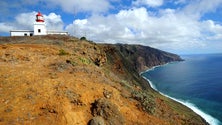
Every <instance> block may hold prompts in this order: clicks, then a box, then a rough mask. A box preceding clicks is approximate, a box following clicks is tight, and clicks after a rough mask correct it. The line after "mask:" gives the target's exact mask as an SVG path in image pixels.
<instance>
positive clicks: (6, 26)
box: [0, 23, 13, 33]
mask: <svg viewBox="0 0 222 125" xmlns="http://www.w3.org/2000/svg"><path fill="white" fill-rule="evenodd" d="M11 29H13V26H11V25H10V24H6V23H0V32H6V31H7V32H8V33H9V31H10V30H11Z"/></svg>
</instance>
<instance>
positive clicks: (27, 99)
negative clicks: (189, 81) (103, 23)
mask: <svg viewBox="0 0 222 125" xmlns="http://www.w3.org/2000/svg"><path fill="white" fill-rule="evenodd" d="M138 48H139V49H138ZM142 48H143V47H141V46H137V47H136V48H134V47H132V46H126V45H118V46H117V45H101V44H99V45H98V44H95V43H93V42H90V41H87V40H85V39H82V40H79V39H77V38H73V37H68V36H39V37H2V38H0V81H1V82H0V124H2V125H6V124H7V125H14V124H27V125H29V124H30V125H49V124H53V125H87V124H89V125H105V124H106V125H123V124H126V125H142V124H144V125H148V124H149V125H172V124H177V125H179V124H192V125H202V124H206V122H205V121H204V120H203V119H201V118H200V117H199V116H198V115H196V114H195V113H194V112H192V111H191V110H190V109H188V108H186V107H184V106H182V105H181V104H178V103H176V102H174V101H172V100H170V99H168V98H165V97H163V96H161V95H160V94H158V93H157V92H155V91H153V90H152V89H151V88H150V87H149V85H148V84H147V82H146V81H144V80H143V79H142V78H141V76H140V75H139V72H140V71H142V70H145V69H146V68H149V67H151V66H152V65H157V64H163V63H165V61H166V62H167V61H173V58H172V60H169V59H166V57H169V55H167V54H168V53H163V52H161V53H162V55H165V56H162V55H161V54H160V53H158V54H160V55H161V56H160V57H159V58H158V59H157V60H159V62H158V61H155V62H152V63H153V64H152V65H146V64H147V63H148V62H150V61H151V60H152V58H149V60H147V59H144V57H143V56H144V55H143V54H142V55H141V56H140V57H139V58H137V57H138V55H137V54H138V52H139V51H142V50H141V49H142ZM145 48H146V47H145ZM146 49H148V48H146ZM149 49H150V48H149ZM151 50H152V49H151ZM151 53H152V52H150V51H149V53H144V54H145V55H147V54H148V55H149V54H151ZM155 53H156V52H155ZM151 55H155V54H154V53H153V54H151ZM166 55H167V56H166ZM171 56H172V55H171ZM154 58H157V57H154ZM162 59H166V60H162ZM174 59H175V58H174ZM138 60H139V61H138ZM141 60H142V61H141ZM144 60H145V61H144Z"/></svg>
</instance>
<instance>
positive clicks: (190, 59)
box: [141, 53, 222, 125]
mask: <svg viewBox="0 0 222 125" xmlns="http://www.w3.org/2000/svg"><path fill="white" fill-rule="evenodd" d="M181 57H182V58H183V59H184V60H185V61H182V62H171V63H167V64H164V65H159V66H154V67H153V68H151V69H149V70H147V71H145V72H143V73H141V75H142V76H143V77H144V79H146V80H147V81H148V82H149V84H150V86H151V87H152V88H153V89H154V90H156V91H157V92H159V93H160V94H162V95H164V96H166V97H168V98H171V99H172V100H174V101H177V102H178V103H181V104H183V105H185V106H186V107H188V108H190V109H191V110H193V111H194V112H195V113H197V114H198V115H200V116H201V117H202V118H203V119H205V120H206V121H207V122H208V123H209V124H210V125H222V122H221V119H219V117H220V116H218V117H215V115H214V114H213V115H214V116H212V113H209V112H208V111H206V110H204V109H203V107H204V106H202V105H201V106H200V105H199V103H196V102H198V101H195V100H198V99H199V100H204V99H202V97H201V96H200V97H198V98H197V97H191V99H189V96H190V95H189V94H188V95H186V94H185V95H183V94H176V92H175V91H174V90H173V91H171V88H170V87H172V86H171V85H166V83H167V82H170V81H171V80H169V78H170V79H177V77H179V78H180V79H178V80H181V79H183V78H182V77H183V76H180V75H181V74H180V73H179V72H181V71H183V70H186V68H190V67H189V65H193V66H194V68H193V69H192V68H191V69H189V71H192V70H195V67H196V68H200V67H201V65H200V64H199V67H198V66H195V65H196V64H195V63H200V62H201V61H203V62H202V63H203V65H205V63H206V62H207V61H215V60H214V58H215V59H219V63H220V64H222V53H214V54H187V55H182V56H181ZM209 58H211V59H212V60H211V59H209ZM220 60H221V61H220ZM204 61H206V62H204ZM216 61H218V60H216ZM189 63H190V64H189ZM192 63H194V64H192ZM174 66H176V69H173V68H175V67H174ZM183 66H185V67H183ZM186 66H188V67H186ZM205 66H206V65H205ZM217 66H219V64H217V65H215V68H216V69H219V68H217ZM180 68H181V69H180ZM205 68H206V67H205ZM174 70H175V71H176V72H177V73H172V72H173V71H174ZM178 70H180V71H179V72H178ZM199 70H200V69H199ZM169 71H171V73H169V74H167V73H168V72H169ZM158 72H159V73H158ZM185 72H186V71H185ZM211 72H213V70H212V71H211ZM155 73H157V74H156V75H154V76H155V77H153V75H151V74H155ZM161 73H165V74H164V75H166V76H170V75H178V76H175V77H172V76H170V77H165V76H164V77H162V76H160V74H161ZM188 73H189V72H188ZM194 73H195V72H194ZM197 74H198V72H197ZM206 74H207V72H206ZM183 75H184V74H183ZM218 75H219V74H218ZM188 76H189V77H193V76H195V74H193V76H192V75H188ZM197 76H198V75H197ZM159 77H161V79H162V80H160V81H158V79H160V78H159ZM189 77H186V78H188V80H186V79H183V80H181V84H183V82H184V81H186V82H187V83H186V82H184V83H185V84H187V86H188V88H189V89H190V88H195V87H196V88H195V89H194V90H196V89H198V86H197V85H196V84H193V86H195V87H192V85H189ZM203 77H204V76H203ZM164 79H168V80H166V81H167V82H166V81H165V80H164ZM191 79H192V80H195V78H191ZM197 79H198V78H197ZM175 81H176V80H175ZM200 81H201V79H200ZM164 82H166V83H164ZM195 82H196V83H198V80H197V81H195ZM172 83H173V84H175V83H174V80H172ZM177 83H180V81H179V82H178V81H177ZM191 83H192V81H191ZM161 84H162V85H161ZM203 84H206V83H203ZM220 85H221V84H220ZM161 86H164V87H162V88H161ZM177 86H178V85H177ZM182 86H183V87H184V88H180V89H186V85H185V86H184V85H182ZM178 87H181V86H180V85H179V86H178ZM220 87H221V88H222V85H221V86H220ZM199 88H201V87H199ZM174 89H177V88H174ZM170 91H171V92H170ZM198 91H199V90H198ZM198 91H197V93H196V94H197V95H198ZM200 91H201V90H200ZM173 92H174V94H172V93H173ZM185 92H186V90H185ZM189 93H195V92H192V91H190V92H189ZM206 93H208V92H206ZM210 94H211V93H210ZM175 95H178V96H175ZM205 101H206V103H210V101H209V100H205ZM213 102H214V101H212V104H213ZM221 103H222V102H221ZM208 105H211V104H208ZM205 107H207V106H205ZM220 108H221V107H220ZM220 108H219V109H218V112H220V111H222V109H221V110H220ZM209 110H211V109H209Z"/></svg>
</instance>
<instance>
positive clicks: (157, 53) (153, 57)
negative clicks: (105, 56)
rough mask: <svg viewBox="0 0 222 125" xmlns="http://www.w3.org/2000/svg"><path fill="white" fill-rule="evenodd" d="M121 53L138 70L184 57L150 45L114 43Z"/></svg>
mask: <svg viewBox="0 0 222 125" xmlns="http://www.w3.org/2000/svg"><path fill="white" fill-rule="evenodd" d="M114 46H115V48H116V49H117V50H118V51H119V53H120V54H121V55H122V56H123V57H124V59H125V61H127V62H129V63H130V65H131V66H133V68H134V69H136V70H137V71H138V72H142V71H145V70H147V69H149V68H151V67H153V66H157V65H162V64H165V63H168V62H173V61H182V59H181V58H180V57H179V56H178V55H176V54H172V53H168V52H164V51H161V50H158V49H154V48H151V47H148V46H141V45H121V44H117V45H114Z"/></svg>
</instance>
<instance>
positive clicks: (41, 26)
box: [34, 12, 47, 35]
mask: <svg viewBox="0 0 222 125" xmlns="http://www.w3.org/2000/svg"><path fill="white" fill-rule="evenodd" d="M34 35H47V30H46V25H45V20H44V17H43V15H42V14H41V13H40V12H38V13H37V14H36V20H35V23H34Z"/></svg>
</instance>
